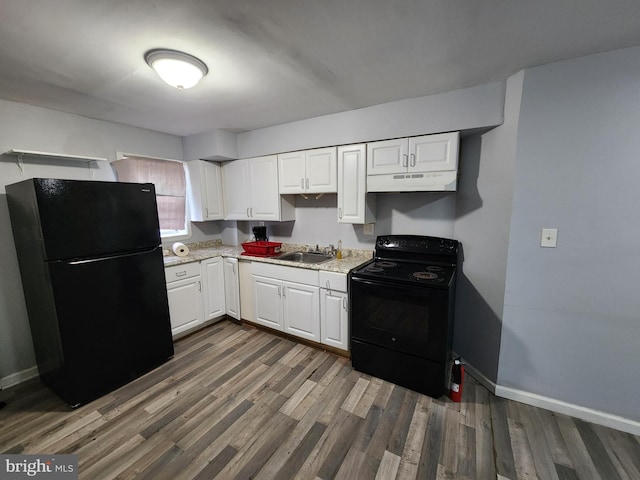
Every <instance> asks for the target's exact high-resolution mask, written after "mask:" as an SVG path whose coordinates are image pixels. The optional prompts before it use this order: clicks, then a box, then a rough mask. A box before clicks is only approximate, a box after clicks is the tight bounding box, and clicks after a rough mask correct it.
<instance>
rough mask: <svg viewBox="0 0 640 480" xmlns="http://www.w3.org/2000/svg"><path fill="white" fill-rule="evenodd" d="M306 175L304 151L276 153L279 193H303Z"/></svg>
mask: <svg viewBox="0 0 640 480" xmlns="http://www.w3.org/2000/svg"><path fill="white" fill-rule="evenodd" d="M306 175H307V174H306V167H305V155H304V152H289V153H281V154H280V155H278V177H279V179H278V185H279V191H280V193H282V194H288V193H291V194H296V193H304V184H305V178H306Z"/></svg>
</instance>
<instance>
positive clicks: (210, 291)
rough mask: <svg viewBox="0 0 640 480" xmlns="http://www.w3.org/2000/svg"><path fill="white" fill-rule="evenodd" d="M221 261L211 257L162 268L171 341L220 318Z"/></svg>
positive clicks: (222, 301)
mask: <svg viewBox="0 0 640 480" xmlns="http://www.w3.org/2000/svg"><path fill="white" fill-rule="evenodd" d="M224 260H225V259H223V258H222V257H213V258H209V259H207V260H203V261H202V262H191V263H184V264H182V265H174V266H171V267H166V268H165V270H164V272H165V277H166V280H167V298H168V299H169V317H170V319H171V333H172V334H173V336H174V337H175V336H178V335H180V334H184V333H186V332H190V331H192V330H194V329H195V328H197V327H199V326H201V325H203V324H204V323H205V322H209V321H214V320H216V319H222V317H224V315H225V313H226V295H225V292H226V290H225V277H224ZM234 260H235V259H234ZM236 285H237V283H236Z"/></svg>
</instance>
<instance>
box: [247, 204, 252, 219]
mask: <svg viewBox="0 0 640 480" xmlns="http://www.w3.org/2000/svg"><path fill="white" fill-rule="evenodd" d="M250 216H251V215H249V207H247V218H249V217H250Z"/></svg>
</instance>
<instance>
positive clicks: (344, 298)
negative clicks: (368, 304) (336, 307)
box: [342, 297, 347, 310]
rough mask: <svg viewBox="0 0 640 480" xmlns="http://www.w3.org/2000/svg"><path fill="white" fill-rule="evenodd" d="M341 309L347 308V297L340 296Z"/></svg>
mask: <svg viewBox="0 0 640 480" xmlns="http://www.w3.org/2000/svg"><path fill="white" fill-rule="evenodd" d="M342 309H343V310H346V309H347V297H342Z"/></svg>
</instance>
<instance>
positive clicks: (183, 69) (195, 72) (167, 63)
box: [144, 49, 209, 90]
mask: <svg viewBox="0 0 640 480" xmlns="http://www.w3.org/2000/svg"><path fill="white" fill-rule="evenodd" d="M144 59H145V61H146V62H147V64H148V65H149V66H150V67H151V68H153V69H154V70H155V71H156V73H157V74H158V75H159V76H160V78H161V79H162V80H164V81H165V82H166V83H168V84H169V85H171V86H172V87H175V88H177V89H178V90H183V89H185V88H191V87H193V86H195V85H196V84H197V83H198V82H199V81H200V79H201V78H202V77H204V76H205V75H206V74H207V73H209V69H208V68H207V66H206V65H205V64H204V62H203V61H202V60H200V59H198V58H196V57H194V56H193V55H189V54H188V53H184V52H178V51H177V50H164V49H157V50H150V51H148V52H147V53H146V54H145V56H144Z"/></svg>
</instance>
